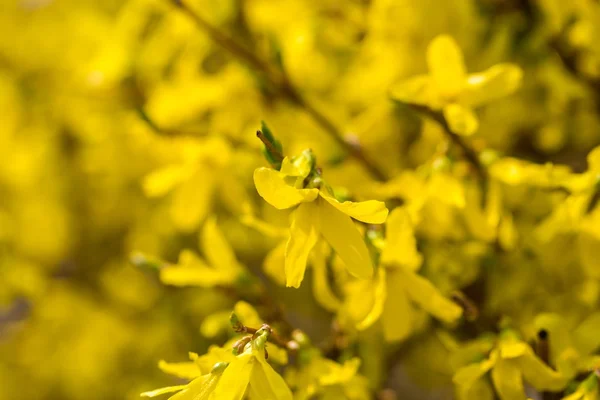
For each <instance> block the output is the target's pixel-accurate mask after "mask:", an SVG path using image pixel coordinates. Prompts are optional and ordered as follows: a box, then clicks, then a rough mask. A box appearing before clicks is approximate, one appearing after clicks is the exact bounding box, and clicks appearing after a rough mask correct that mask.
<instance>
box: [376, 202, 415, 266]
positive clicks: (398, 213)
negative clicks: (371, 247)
mask: <svg viewBox="0 0 600 400" xmlns="http://www.w3.org/2000/svg"><path fill="white" fill-rule="evenodd" d="M422 262H423V256H422V255H421V254H420V253H419V252H418V250H417V240H416V238H415V232H414V228H413V225H412V222H411V220H410V215H409V214H408V211H407V210H406V209H404V208H403V207H398V208H396V209H395V210H394V211H392V213H391V214H390V216H389V218H388V220H387V223H386V240H385V247H384V248H383V251H382V252H381V263H382V264H384V265H386V266H394V265H396V266H401V267H405V268H408V269H409V270H411V271H416V270H418V269H419V267H420V266H421V263H422Z"/></svg>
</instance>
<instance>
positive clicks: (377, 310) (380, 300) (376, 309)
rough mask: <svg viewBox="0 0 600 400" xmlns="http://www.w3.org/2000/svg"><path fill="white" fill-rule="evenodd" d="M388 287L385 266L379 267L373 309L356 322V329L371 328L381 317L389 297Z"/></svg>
mask: <svg viewBox="0 0 600 400" xmlns="http://www.w3.org/2000/svg"><path fill="white" fill-rule="evenodd" d="M386 287H387V283H386V273H385V268H379V270H378V271H377V279H376V284H375V288H374V289H375V290H374V293H373V297H374V300H373V307H372V308H371V311H369V313H368V314H367V316H366V317H365V318H364V319H363V320H362V321H360V322H359V323H358V324H356V329H358V330H359V331H362V330H365V329H367V328H369V327H370V326H371V325H373V324H374V323H375V322H377V320H378V319H379V317H381V315H382V314H383V307H384V306H385V301H386V298H387V296H386Z"/></svg>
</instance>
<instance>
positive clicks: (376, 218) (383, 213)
mask: <svg viewBox="0 0 600 400" xmlns="http://www.w3.org/2000/svg"><path fill="white" fill-rule="evenodd" d="M319 194H320V195H321V197H322V198H324V199H325V200H326V201H327V202H328V203H329V204H331V205H332V206H334V207H335V208H337V209H338V210H340V211H341V212H343V213H344V214H346V215H349V216H351V217H352V218H354V219H356V220H359V221H362V222H366V223H367V224H383V223H384V222H385V219H386V218H387V215H388V209H387V208H386V207H385V203H384V202H382V201H376V200H368V201H360V202H353V201H344V202H343V203H340V202H339V201H337V200H336V199H335V198H333V197H332V196H331V195H330V194H328V193H326V192H324V191H320V192H319Z"/></svg>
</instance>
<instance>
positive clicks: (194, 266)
mask: <svg viewBox="0 0 600 400" xmlns="http://www.w3.org/2000/svg"><path fill="white" fill-rule="evenodd" d="M235 277H236V275H235V274H232V273H231V272H229V271H217V270H215V269H213V268H210V267H208V266H207V265H206V264H205V263H204V262H203V261H202V260H201V259H200V258H198V257H197V256H196V255H195V254H194V253H193V252H191V251H189V250H183V251H182V252H181V253H180V255H179V263H178V264H177V265H173V266H168V267H165V268H162V269H161V270H160V280H161V281H162V282H163V283H165V284H167V285H174V286H200V287H214V286H217V285H221V284H230V283H232V282H233V281H234V280H235Z"/></svg>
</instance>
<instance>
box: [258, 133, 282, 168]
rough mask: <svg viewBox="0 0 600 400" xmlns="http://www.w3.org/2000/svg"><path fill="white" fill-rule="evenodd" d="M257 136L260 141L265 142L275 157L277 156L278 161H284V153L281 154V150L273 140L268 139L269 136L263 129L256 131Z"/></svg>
mask: <svg viewBox="0 0 600 400" xmlns="http://www.w3.org/2000/svg"><path fill="white" fill-rule="evenodd" d="M256 137H258V138H259V139H260V141H261V142H263V144H264V145H265V147H266V148H267V150H269V152H270V153H271V154H272V155H273V156H274V157H276V161H279V162H281V161H283V158H284V157H283V154H281V152H280V151H279V150H278V149H276V148H275V146H273V143H271V141H270V140H269V139H267V137H266V136H265V134H264V133H262V131H256Z"/></svg>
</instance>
